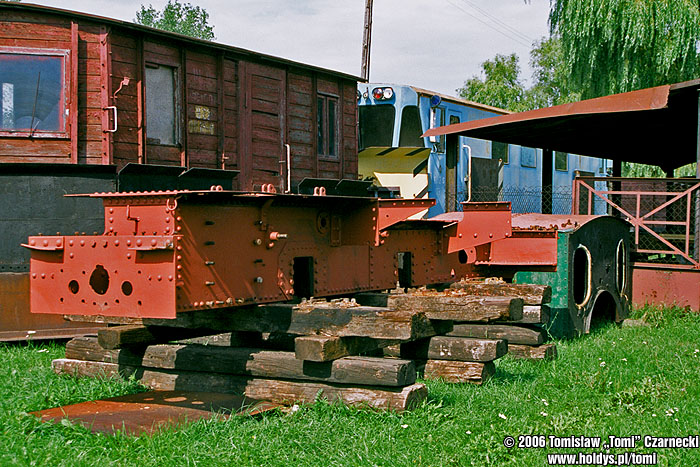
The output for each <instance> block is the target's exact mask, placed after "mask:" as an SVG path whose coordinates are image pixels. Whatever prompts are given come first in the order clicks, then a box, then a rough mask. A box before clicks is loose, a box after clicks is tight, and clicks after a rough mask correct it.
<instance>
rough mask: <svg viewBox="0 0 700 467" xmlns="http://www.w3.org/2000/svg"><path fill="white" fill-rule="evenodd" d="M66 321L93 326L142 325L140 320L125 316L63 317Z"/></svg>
mask: <svg viewBox="0 0 700 467" xmlns="http://www.w3.org/2000/svg"><path fill="white" fill-rule="evenodd" d="M63 319H65V320H66V321H72V322H76V323H95V324H134V325H136V324H143V320H142V319H141V318H127V317H125V316H99V315H93V316H86V315H63Z"/></svg>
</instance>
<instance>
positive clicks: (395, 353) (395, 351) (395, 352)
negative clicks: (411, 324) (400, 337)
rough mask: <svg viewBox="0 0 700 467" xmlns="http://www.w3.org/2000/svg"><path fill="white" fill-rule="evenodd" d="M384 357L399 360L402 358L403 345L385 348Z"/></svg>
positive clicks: (383, 350)
mask: <svg viewBox="0 0 700 467" xmlns="http://www.w3.org/2000/svg"><path fill="white" fill-rule="evenodd" d="M382 355H383V356H385V357H394V358H399V357H400V356H401V344H397V345H388V346H386V347H384V348H383V349H382Z"/></svg>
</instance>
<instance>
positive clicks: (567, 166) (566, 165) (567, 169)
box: [554, 151, 569, 172]
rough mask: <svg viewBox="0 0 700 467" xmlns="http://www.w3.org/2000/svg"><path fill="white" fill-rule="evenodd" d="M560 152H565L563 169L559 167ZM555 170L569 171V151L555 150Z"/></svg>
mask: <svg viewBox="0 0 700 467" xmlns="http://www.w3.org/2000/svg"><path fill="white" fill-rule="evenodd" d="M558 154H563V155H564V162H565V165H564V168H563V169H561V168H559V167H557V155H558ZM554 170H556V171H557V172H568V171H569V153H568V152H563V151H554Z"/></svg>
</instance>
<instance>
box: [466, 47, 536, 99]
mask: <svg viewBox="0 0 700 467" xmlns="http://www.w3.org/2000/svg"><path fill="white" fill-rule="evenodd" d="M481 70H482V75H483V79H482V78H481V77H479V76H476V75H475V76H472V77H471V78H469V79H468V80H466V81H465V82H464V86H463V87H461V88H459V89H457V92H458V93H459V95H460V96H461V97H463V98H464V99H469V100H472V101H475V102H479V103H482V104H487V105H493V106H495V107H500V108H502V109H508V110H515V111H522V110H527V104H526V103H525V87H524V86H523V83H522V82H521V80H520V65H519V63H518V55H517V54H515V53H512V54H510V55H500V54H497V55H496V56H495V57H494V58H493V60H486V61H485V62H483V63H482V64H481Z"/></svg>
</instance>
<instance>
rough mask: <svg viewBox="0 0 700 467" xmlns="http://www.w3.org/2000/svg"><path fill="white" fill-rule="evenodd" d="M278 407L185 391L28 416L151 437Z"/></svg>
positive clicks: (134, 396)
mask: <svg viewBox="0 0 700 467" xmlns="http://www.w3.org/2000/svg"><path fill="white" fill-rule="evenodd" d="M278 407H281V406H280V405H279V404H273V403H271V402H266V401H259V400H255V399H249V398H245V397H242V396H235V395H232V394H219V393H211V392H187V391H149V392H142V393H138V394H129V395H126V396H118V397H111V398H109V399H101V400H96V401H87V402H81V403H78V404H72V405H65V406H62V407H56V408H53V409H46V410H40V411H36V412H31V414H32V415H35V416H37V417H39V418H40V419H41V420H42V421H45V422H49V421H51V422H56V423H58V422H60V421H61V420H62V419H68V420H70V421H71V422H74V423H80V424H82V425H84V426H85V427H87V428H88V429H90V431H92V432H93V433H98V432H99V433H106V434H114V433H115V432H117V431H123V432H125V433H126V434H129V435H141V434H143V433H149V434H151V433H153V432H154V431H157V430H158V429H160V428H162V427H169V426H175V425H179V424H183V423H187V422H194V421H197V420H200V419H208V418H211V417H212V416H214V415H215V414H220V415H222V416H223V417H224V418H228V417H229V416H230V415H231V414H235V415H258V414H261V413H263V412H267V411H269V410H273V409H275V408H278Z"/></svg>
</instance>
